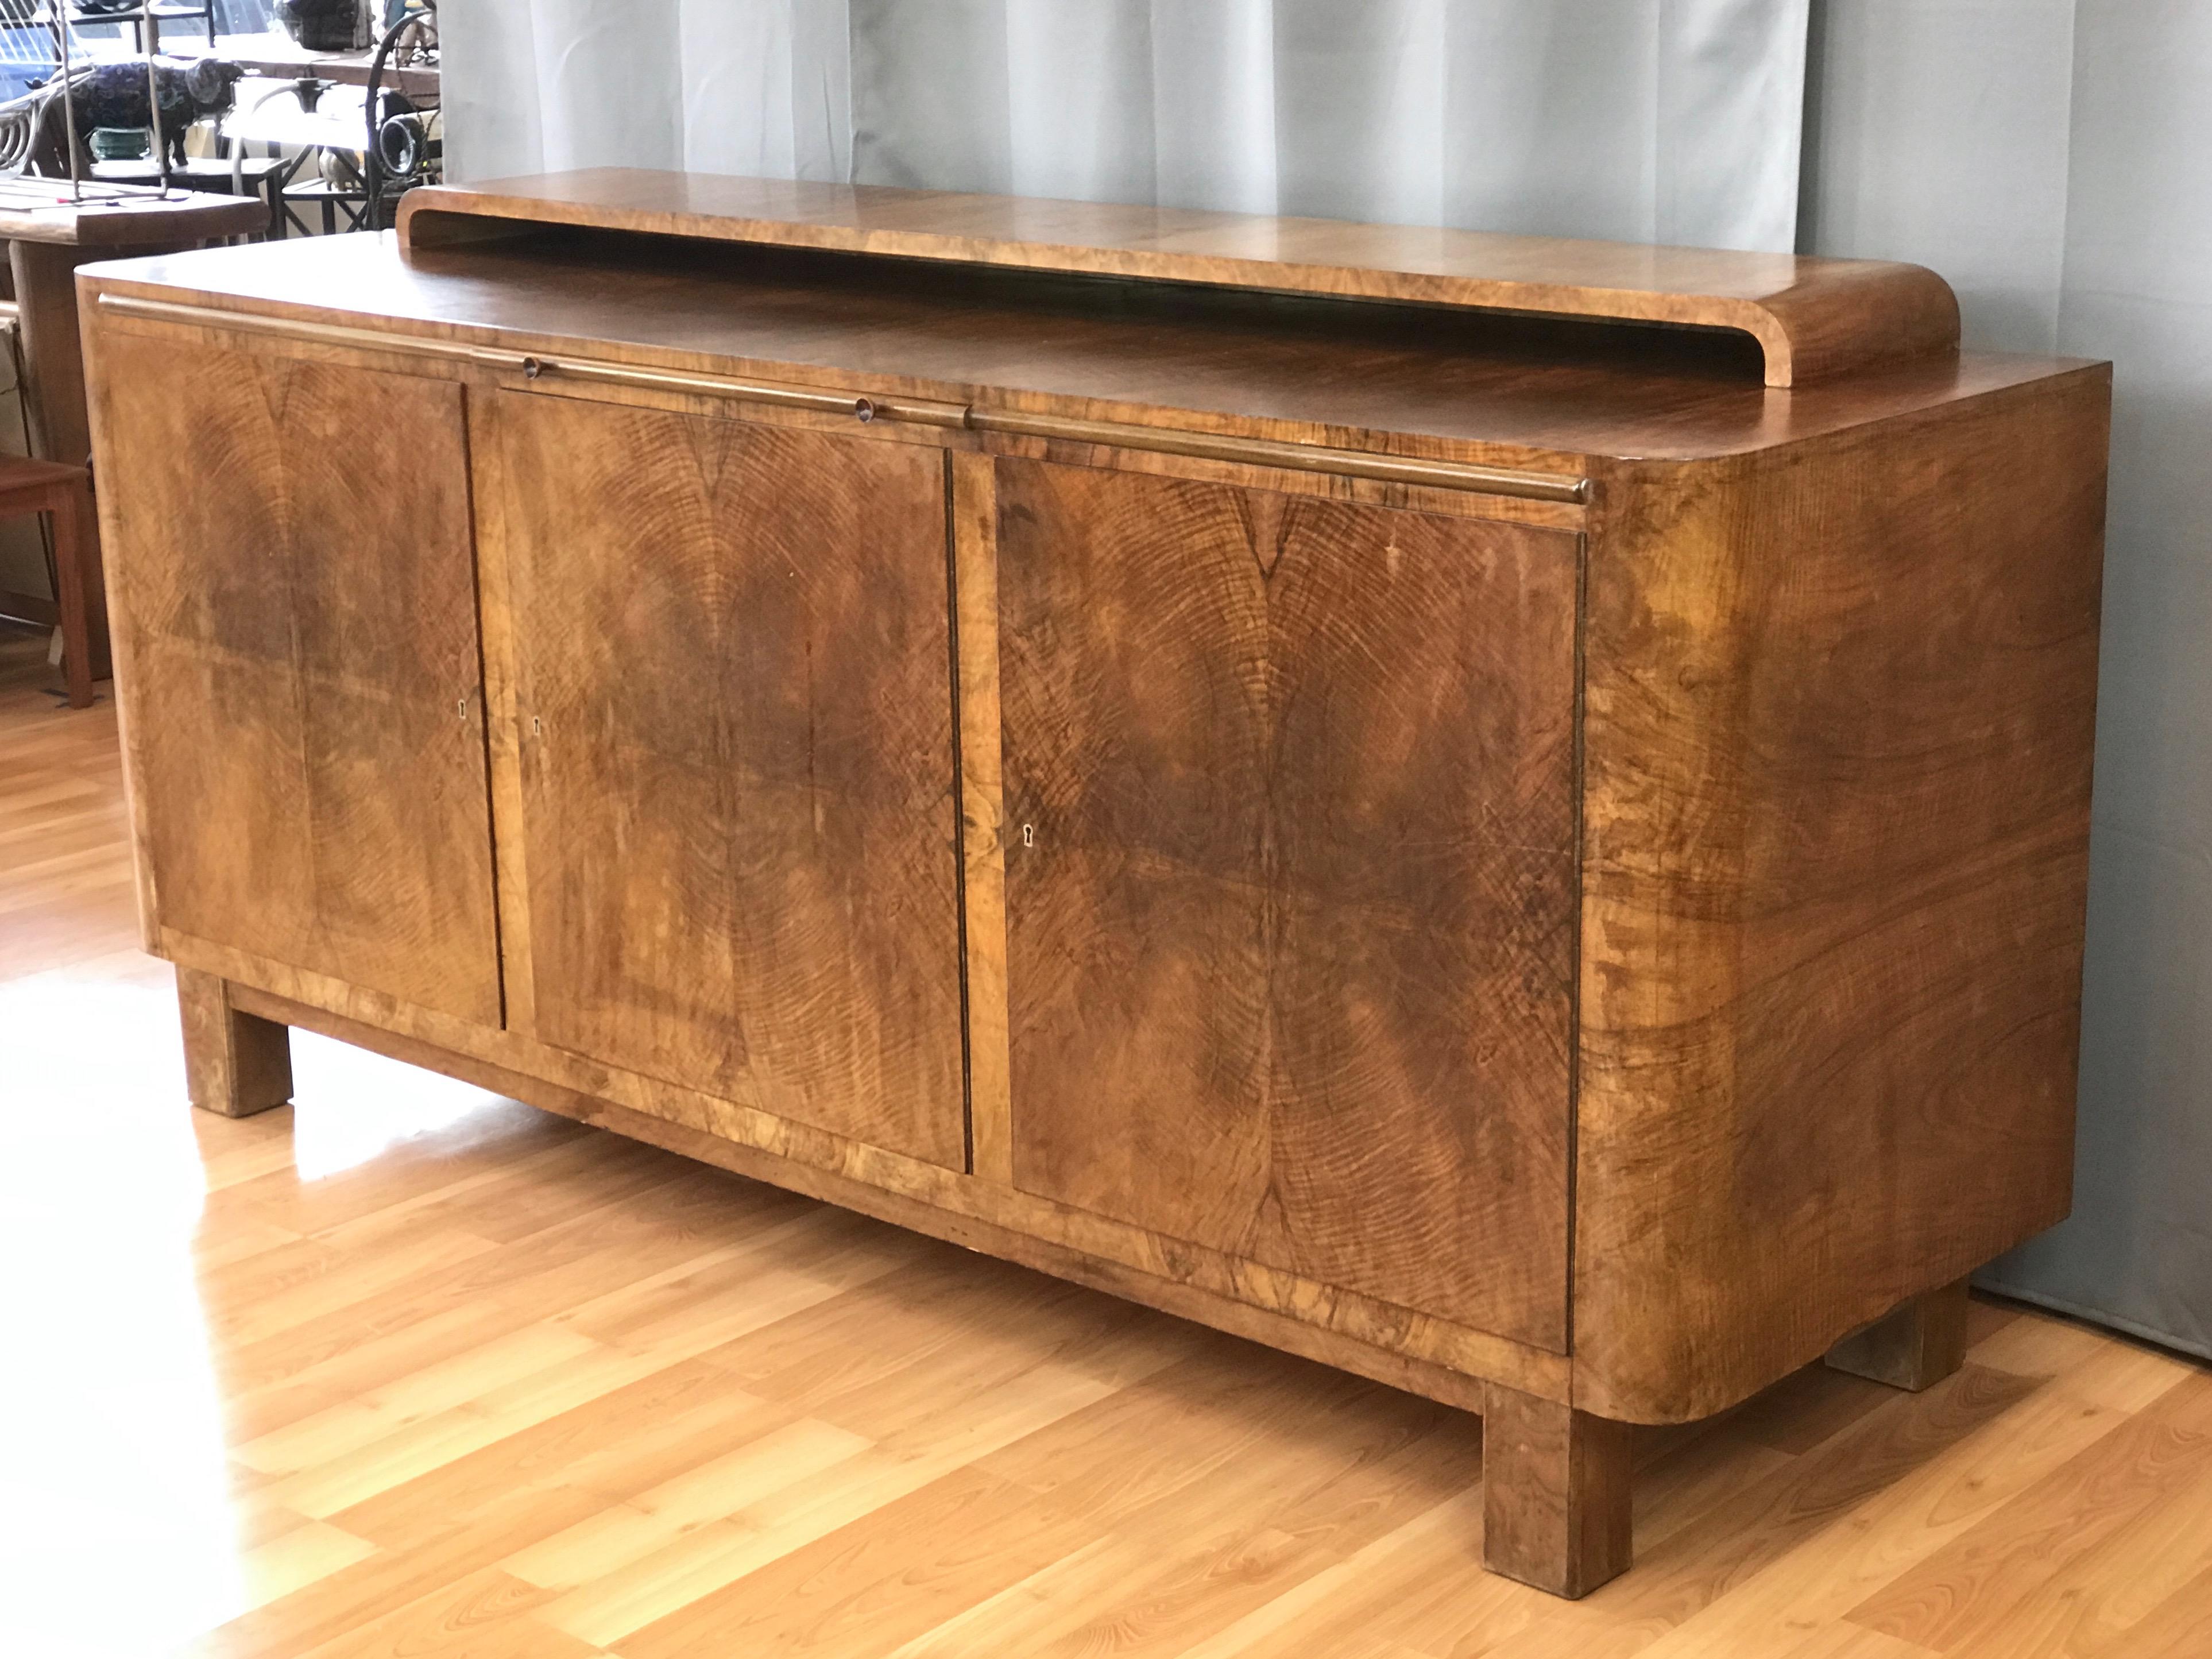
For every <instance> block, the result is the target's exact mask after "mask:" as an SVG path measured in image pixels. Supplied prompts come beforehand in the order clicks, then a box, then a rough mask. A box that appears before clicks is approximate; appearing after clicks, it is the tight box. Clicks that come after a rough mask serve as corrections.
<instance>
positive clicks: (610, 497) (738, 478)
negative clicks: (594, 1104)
mask: <svg viewBox="0 0 2212 1659" xmlns="http://www.w3.org/2000/svg"><path fill="white" fill-rule="evenodd" d="M496 425H497V430H498V434H499V445H500V454H501V463H502V464H501V466H500V467H499V469H498V472H499V483H498V486H497V488H498V489H499V490H500V492H501V510H500V513H499V520H500V522H501V523H502V524H503V526H504V529H505V537H506V550H505V551H506V567H507V580H508V582H509V586H510V590H511V598H512V604H513V659H514V673H515V694H516V714H517V728H518V738H519V744H520V774H521V784H522V813H521V832H520V848H519V854H520V856H519V858H517V859H516V860H514V861H513V862H514V865H515V866H516V867H517V868H518V869H519V871H520V872H521V875H522V878H523V880H524V883H525V885H526V890H527V894H528V901H527V909H528V933H529V943H528V957H529V961H530V964H531V975H530V977H531V998H530V1003H531V1008H530V1012H529V1016H528V1018H529V1021H530V1026H531V1029H532V1032H533V1034H534V1035H535V1036H537V1037H538V1039H539V1040H540V1041H543V1042H549V1043H551V1044H554V1045H556V1046H557V1047H561V1048H568V1049H573V1050H574V1051H576V1052H578V1053H580V1054H586V1055H589V1056H590V1057H592V1058H593V1059H596V1060H603V1061H605V1062H606V1063H608V1064H610V1065H612V1066H620V1067H623V1068H624V1069H626V1070H629V1071H634V1072H637V1073H643V1074H645V1075H647V1076H650V1077H654V1078H659V1079H664V1080H665V1081H668V1082H671V1083H676V1084H680V1085H684V1086H686V1087H689V1088H692V1089H696V1090H698V1091H702V1092H703V1093H706V1094H708V1095H712V1096H715V1097H720V1098H721V1099H726V1100H731V1101H735V1102H738V1103H742V1104H744V1105H747V1106H751V1107H756V1108H757V1109H761V1110H763V1111H767V1112H770V1113H774V1114H775V1115H778V1116H781V1117H785V1118H788V1119H792V1120H793V1121H798V1122H801V1123H806V1124H811V1125H813V1126H815V1127H819V1128H823V1129H828V1130H831V1131H833V1132H835V1133H839V1134H842V1135H847V1136H850V1137H852V1138H854V1139H858V1140H861V1141H865V1142H867V1143H869V1144H871V1145H873V1146H883V1147H889V1148H890V1149H892V1150H894V1151H896V1152H903V1153H907V1154H908V1155H910V1156H912V1157H915V1158H923V1159H927V1160H928V1161H929V1162H931V1163H933V1164H944V1165H947V1166H951V1167H955V1168H957V1167H960V1166H961V1165H962V1164H963V1162H964V1158H965V1152H964V1147H965V1138H966V1118H965V1103H964V1101H963V1062H962V1048H961V1004H960V960H959V951H960V944H959V940H960V933H959V926H960V925H959V875H958V868H957V834H958V819H957V804H956V799H955V788H954V760H953V742H952V702H951V674H952V667H951V641H950V623H949V611H950V596H949V592H948V574H947V566H946V550H945V471H944V465H945V464H944V459H943V457H942V455H941V454H940V453H939V452H938V451H936V450H934V449H930V448H925V447H920V446H917V445H913V444H906V443H898V442H890V441H876V440H871V439H864V438H847V437H842V436H833V435H827V434H824V433H822V432H819V431H812V430H804V429H799V428H793V427H788V426H776V425H769V424H757V423H753V422H745V421H739V420H731V419H721V418H708V417H702V416H691V415H684V414H676V413H671V412H667V411H665V410H655V409H644V408H632V407H626V406H623V405H618V404H602V403H594V402H588V401H584V400H581V399H577V398H563V397H558V396H553V395H541V394H537V393H524V392H507V393H504V394H502V395H501V398H500V399H499V407H498V409H497V411H496Z"/></svg>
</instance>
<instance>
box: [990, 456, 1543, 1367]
mask: <svg viewBox="0 0 2212 1659" xmlns="http://www.w3.org/2000/svg"><path fill="white" fill-rule="evenodd" d="M997 527H998V553H999V561H998V579H999V584H1000V587H999V597H1000V640H999V648H1000V674H1001V687H1000V690H1001V697H1002V710H1003V713H1002V720H1003V730H1004V744H1003V762H1004V766H1005V777H1004V790H1005V821H1006V834H1005V842H1006V926H1007V964H1006V975H1007V998H1008V1001H1007V1012H1008V1041H1009V1047H1010V1054H1009V1061H1010V1091H1011V1096H1012V1137H1013V1152H1014V1176H1015V1181H1016V1183H1017V1184H1018V1186H1019V1187H1021V1188H1024V1190H1026V1191H1029V1192H1032V1193H1036V1194H1042V1195H1044V1196H1047V1197H1049V1198H1054V1199H1057V1200H1062V1201H1064V1202H1066V1203H1069V1204H1073V1205H1078V1206H1083V1207H1085V1208H1087V1209H1090V1210H1093V1211H1096V1212H1101V1213H1103V1214H1106V1215H1109V1216H1113V1217H1115V1218H1120V1219H1121V1220H1124V1221H1127V1222H1132V1223H1134V1224H1136V1225H1139V1226H1142V1227H1145V1228H1147V1229H1150V1230H1152V1231H1155V1232H1158V1233H1159V1234H1162V1235H1164V1236H1166V1237H1170V1238H1172V1239H1176V1240H1182V1241H1187V1242H1188V1243H1194V1244H1197V1245H1201V1246H1205V1247H1206V1248H1209V1249H1214V1250H1218V1251H1221V1252H1224V1253H1225V1254H1227V1255H1232V1256H1236V1257H1239V1258H1243V1259H1246V1260H1249V1261H1257V1262H1261V1263H1264V1264H1266V1265H1268V1266H1270V1267H1279V1268H1282V1269H1285V1270H1287V1271H1290V1272H1292V1273H1298V1274H1300V1275H1303V1276H1305V1277H1308V1278H1310V1279H1315V1280H1317V1281H1320V1282H1321V1283H1323V1284H1326V1285H1339V1286H1344V1287H1346V1288H1349V1289H1352V1290H1356V1291H1361V1292H1364V1293H1365V1294H1367V1295H1370V1296H1373V1297H1379V1298H1381V1299H1383V1300H1384V1301H1388V1302H1391V1303H1395V1304H1401V1305H1403V1306H1406V1307H1408V1308H1413V1309H1417V1310H1422V1311H1425V1312H1428V1313H1432V1314H1437V1315H1440V1316H1445V1317H1449V1318H1450V1319H1454V1320H1456V1321H1459V1322H1464V1323H1466V1324H1468V1325H1471V1326H1474V1327H1477V1328H1482V1329H1486V1330H1489V1331H1492V1332H1496V1333H1498V1334H1503V1335H1506V1336H1509V1337H1513V1338H1516V1339H1519V1340H1523V1341H1527V1342H1530V1343H1534V1344H1539V1345H1541V1346H1547V1347H1550V1348H1553V1349H1555V1350H1557V1349H1562V1348H1564V1346H1565V1320H1566V1271H1567V1168H1568V1136H1569V1116H1568V1112H1569V1066H1568V1056H1569V1053H1570V1047H1571V1043H1570V1035H1571V994H1570V987H1571V978H1572V973H1573V964H1574V936H1575V930H1574V918H1575V854H1574V848H1575V806H1574V742H1573V734H1574V704H1575V683H1576V670H1575V610H1576V603H1577V599H1576V595H1577V543H1576V538H1574V537H1573V536H1571V535H1569V534H1566V533H1565V532H1557V531H1547V530H1537V529H1531V528H1528V527H1524V526H1514V525H1508V524H1501V523H1491V522H1483V521H1477V520H1468V519H1459V518H1447V517H1442V516H1436V515H1431V514H1423V513H1412V512H1401V511H1394V510H1388V509H1383V508H1378V507H1366V506H1360V505H1355V504H1351V503H1346V502H1343V501H1329V500H1324V499H1319V498H1314V497H1308V496H1299V495H1275V494H1271V493H1267V492H1264V491H1260V490H1252V489H1233V488H1229V487H1226V486H1223V485H1218V484H1212V483H1191V482H1186V481H1182V480H1176V479H1170V478H1164V477H1148V476H1141V475H1137V474H1132V473H1121V472H1115V471H1104V470H1098V469H1090V468H1078V467H1068V466H1059V465H1048V464H1045V463H1041V462H1030V461H1004V462H1001V463H1000V465H999V468H998V476H997Z"/></svg>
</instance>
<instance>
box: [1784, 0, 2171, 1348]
mask: <svg viewBox="0 0 2212 1659" xmlns="http://www.w3.org/2000/svg"><path fill="white" fill-rule="evenodd" d="M1813 41H1814V45H1813V54H1812V58H1813V64H1814V81H1813V86H1812V88H1810V89H1809V91H1808V103H1809V110H1810V119H1809V123H1808V125H1809V138H1808V150H1807V157H1806V186H1805V204H1806V213H1805V216H1804V222H1803V228H1802V235H1803V240H1804V246H1807V247H1808V248H1809V249H1811V250H1812V251H1814V252H1839V253H1842V252H1848V253H1854V254H1869V255H1876V256H1887V257H1891V258H1905V259H1915V260H1918V261H1920V262H1922V263H1923V264H1930V265H1933V266H1934V267H1935V268H1936V269H1937V270H1941V271H1942V272H1943V273H1944V274H1945V275H1947V276H1949V277H1950V278H1951V279H1952V281H1953V283H1954V284H1955V285H1956V286H1957V287H1958V289H1959V290H1960V298H1961V300H1962V301H1963V302H1964V308H1965V312H1966V324H1967V331H1968V334H1969V337H1970V339H1971V340H1972V343H1975V344H1978V345H1983V346H1990V347H1999V348H2008V349H2021V350H2049V349H2057V350H2059V351H2063V352H2067V353H2069V354H2073V355H2076V356H2085V357H2109V358H2111V359H2112V361H2113V363H2114V366H2115V368H2114V374H2115V381H2114V404H2113V432H2112V509H2111V515H2110V519H2109V526H2108V533H2109V541H2108V545H2107V550H2106V571H2105V632H2104V667H2103V676H2102V682H2103V683H2102V685H2101V688H2100V693H2099V706H2098V735H2097V750H2098V752H2097V791H2096V802H2095V809H2094V814H2093V842H2092V848H2091V860H2090V862H2091V877H2090V893H2089V943H2088V960H2087V969H2086V975H2085V986H2084V1004H2085V1006H2084V1011H2083V1024H2082V1054H2081V1133H2080V1158H2079V1162H2078V1165H2077V1170H2076V1176H2075V1212H2074V1216H2073V1218H2072V1219H2071V1220H2069V1221H2068V1222H2067V1223H2065V1224H2064V1225H2062V1226H2060V1227H2058V1228H2057V1229H2055V1230H2054V1231H2051V1232H2050V1233H2047V1234H2045V1236H2044V1237H2042V1238H2040V1239H2039V1240H2037V1241H2035V1242H2034V1243H2031V1244H2030V1245H2028V1246H2027V1248H2025V1249H2021V1250H2019V1251H2016V1252H2015V1253H2014V1255H2011V1256H2010V1257H2008V1258H2007V1259H2006V1260H2005V1261H2002V1262H2001V1263H1999V1264H1998V1265H1997V1266H1996V1267H1995V1268H1994V1269H1993V1270H1992V1271H1991V1272H1990V1273H1987V1274H1985V1275H1984V1282H1986V1283H1989V1284H1991V1285H1995V1286H1996V1287H1997V1288H2000V1289H2003V1290H2007V1291H2013V1292H2015V1293H2017V1294H2021V1295H2024V1296H2027V1297H2032V1298H2034V1299H2037V1300H2040V1301H2044V1302H2047V1303H2049V1304H2052V1305H2055V1306H2058V1307H2062V1308H2066V1309H2069V1310H2074V1311H2076V1312H2082V1313H2087V1314H2090V1315H2092V1316H2095V1317H2098V1318H2100V1319H2104V1320H2106V1321H2108V1322H2112V1323H2116V1324H2118V1325H2120V1326H2122V1327H2124V1328H2130V1329H2133V1330H2136V1331H2138V1332H2141V1333H2142V1334H2148V1335H2152V1336H2154V1337H2156V1338H2158V1339H2160V1340H2164V1341H2167V1342H2171V1343H2173V1344H2176V1345H2178V1346H2184V1347H2187V1348H2191V1349H2193V1350H2195V1351H2197V1352H2206V1353H2212V1035H2208V1034H2212V101H2208V98H2207V94H2206V88H2208V87H2212V6H2207V5H2204V4H2202V3H2195V0H2079V3H2078V4H2077V3H2075V0H1817V3H1816V5H1815V9H1814V35H1813Z"/></svg>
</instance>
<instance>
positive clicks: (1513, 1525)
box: [1482, 1383, 1632, 1597]
mask: <svg viewBox="0 0 2212 1659" xmlns="http://www.w3.org/2000/svg"><path fill="white" fill-rule="evenodd" d="M1629 1437H1630V1430H1629V1426H1628V1425H1627V1424H1626V1423H1614V1422H1611V1421H1609V1420H1607V1419H1605V1418H1601V1417H1592V1416H1591V1415H1590V1414H1589V1413H1587V1412H1578V1411H1577V1410H1575V1409H1574V1408H1573V1407H1571V1406H1563V1405H1560V1404H1559V1403H1557V1402H1556V1401H1549V1400H1539V1399H1537V1398H1536V1397H1535V1396H1534V1395H1526V1394H1522V1393H1521V1392H1520V1391H1519V1390H1518V1389H1506V1388H1500V1387H1498V1385H1497V1384H1496V1383H1492V1384H1490V1385H1489V1386H1488V1387H1486V1388H1485V1389H1484V1390H1483V1406H1482V1516H1483V1519H1482V1564H1483V1565H1485V1566H1486V1567H1487V1568H1489V1569H1490V1571H1492V1572H1496V1573H1503V1574H1504V1576H1505V1577H1508V1578H1516V1579H1518V1580H1520V1582H1521V1583H1524V1584H1534V1586H1535V1587H1536V1588H1537V1589H1541V1590H1549V1591H1550V1592H1551V1593H1552V1594H1553V1595H1565V1596H1568V1597H1576V1596H1583V1595H1589V1593H1590V1592H1591V1591H1592V1590H1594V1589H1596V1588H1597V1587H1598V1586H1599V1585H1600V1584H1602V1583H1605V1582H1606V1581H1607V1579H1609V1578H1614V1577H1619V1576H1620V1574H1622V1573H1624V1572H1626V1571H1628V1560H1629V1544H1630V1525H1629V1516H1630V1509H1629V1492H1630V1486H1629V1482H1630V1477H1631V1474H1632V1465H1631V1462H1630V1449H1629Z"/></svg>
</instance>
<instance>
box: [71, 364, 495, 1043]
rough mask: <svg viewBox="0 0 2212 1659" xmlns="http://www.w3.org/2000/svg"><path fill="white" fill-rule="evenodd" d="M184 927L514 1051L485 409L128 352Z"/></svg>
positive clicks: (140, 595) (144, 611)
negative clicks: (478, 513)
mask: <svg viewBox="0 0 2212 1659" xmlns="http://www.w3.org/2000/svg"><path fill="white" fill-rule="evenodd" d="M100 358H101V363H102V370H103V374H104V376H105V387H104V395H103V398H102V403H101V411H102V420H103V424H104V430H103V434H102V448H103V453H105V454H106V456H107V457H109V458H110V460H111V462H112V465H109V466H107V467H106V468H104V469H103V471H102V474H101V477H100V492H101V495H102V496H103V497H104V498H105V505H106V512H107V522H108V524H109V526H110V527H111V529H112V532H113V534H114V539H115V546H114V549H113V552H112V562H113V574H112V580H113V582H114V583H115V585H116V587H117V590H118V594H119V595H120V597H121V599H122V604H121V605H120V607H119V611H120V615H121V617H123V618H124V619H125V620H124V623H123V625H124V626H125V627H126V628H127V629H128V630H129V632H130V635H131V638H130V641H129V647H128V649H129V655H130V658H131V665H132V674H131V688H130V695H131V700H132V704H133V706H132V708H131V723H132V729H133V742H132V745H131V750H132V753H131V760H132V768H133V779H132V784H133V788H134V790H135V791H136V793H137V797H138V798H139V799H140V801H141V803H142V805H143V819H144V825H145V837H144V842H143V846H142V849H141V850H142V855H143V857H144V858H145V860H147V862H148V864H149V866H150V870H149V878H150V883H151V885H152V888H153V890H154V892H155V895H156V897H157V901H158V905H159V910H160V915H161V921H163V922H164V923H166V924H167V925H169V926H171V927H176V928H179V929H180V930H182V931H185V932H187V933H193V934H196V935H198V936H200V937H203V938H206V939H216V940H219V941H221V942H222V943H224V944H227V945H233V946H234V947H236V948H238V949H240V950H241V951H248V952H251V953H252V954H254V955H258V956H263V957H270V958H271V959H273V960H275V961H277V962H281V963H288V964H289V965H291V966H294V967H296V968H302V969H308V970H310V971H313V972H317V973H323V974H328V975H331V976H333V977H335V978H338V979H342V980H345V981H349V982H350V983H353V984H356V985H361V986H363V987H368V988H370V989H373V990H377V991H380V992H383V993H386V994H388V995H391V996H394V997H397V998H399V999H400V1000H404V1001H407V1002H410V1003H413V1004H416V1005H417V1006H422V1007H425V1008H430V1009H435V1010H436V1011H437V1012H441V1013H447V1014H453V1015H456V1016H459V1017H460V1018H466V1019H471V1020H478V1021H482V1022H483V1023H484V1024H498V1022H499V1018H500V1006H499V983H498V963H497V957H496V946H495V931H494V922H493V916H492V882H491V832H490V824H489V808H488V805H487V802H486V794H485V772H484V742H483V709H482V706H481V702H480V698H479V692H480V689H481V670H480V663H479V658H478V653H477V599H476V586H475V583H476V576H475V567H474V561H473V554H472V549H471V526H470V516H469V486H468V459H467V447H466V436H465V425H464V421H463V413H462V398H463V392H462V390H461V388H460V387H459V386H455V385H453V384H452V383H450V382H444V381H436V380H416V379H414V378H411V377H410V376H406V375H401V374H384V373H380V372H376V371H372V370H368V369H362V368H350V367H346V366H343V365H340V364H333V363H311V362H296V361H289V360H286V359H283V358H278V357H275V356H263V355H260V354H257V353H253V352H250V351H234V350H226V349H219V348H216V347H212V346H207V345H203V344H194V345H189V346H187V345H182V344H179V343H177V342H174V341H172V340H167V339H164V338H161V337H158V336H153V335H147V334H138V333H131V334H125V333H114V334H111V335H109V336H108V337H106V338H105V339H104V340H103V342H102V344H101V350H100Z"/></svg>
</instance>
